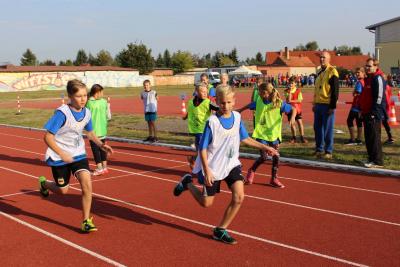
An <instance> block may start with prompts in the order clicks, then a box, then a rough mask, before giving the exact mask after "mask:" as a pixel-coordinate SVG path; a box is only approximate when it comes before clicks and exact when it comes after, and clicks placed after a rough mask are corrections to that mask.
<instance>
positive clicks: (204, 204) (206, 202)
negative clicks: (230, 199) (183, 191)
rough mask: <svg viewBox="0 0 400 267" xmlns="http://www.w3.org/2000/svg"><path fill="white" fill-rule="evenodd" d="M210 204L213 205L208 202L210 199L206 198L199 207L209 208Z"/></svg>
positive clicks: (211, 202) (210, 201)
mask: <svg viewBox="0 0 400 267" xmlns="http://www.w3.org/2000/svg"><path fill="white" fill-rule="evenodd" d="M212 204H213V201H212V200H210V199H207V198H203V201H202V202H201V203H200V205H201V206H202V207H203V208H209V207H211V206H212Z"/></svg>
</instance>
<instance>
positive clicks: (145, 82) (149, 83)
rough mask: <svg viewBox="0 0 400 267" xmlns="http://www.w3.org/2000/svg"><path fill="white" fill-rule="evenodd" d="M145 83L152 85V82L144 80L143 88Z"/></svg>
mask: <svg viewBox="0 0 400 267" xmlns="http://www.w3.org/2000/svg"><path fill="white" fill-rule="evenodd" d="M145 83H148V84H151V83H150V80H144V81H143V86H144V84H145Z"/></svg>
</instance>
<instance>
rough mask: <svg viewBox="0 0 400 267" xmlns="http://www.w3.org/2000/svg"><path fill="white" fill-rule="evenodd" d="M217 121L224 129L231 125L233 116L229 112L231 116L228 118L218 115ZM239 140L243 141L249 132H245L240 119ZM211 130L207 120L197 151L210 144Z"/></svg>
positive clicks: (233, 120)
mask: <svg viewBox="0 0 400 267" xmlns="http://www.w3.org/2000/svg"><path fill="white" fill-rule="evenodd" d="M217 117H218V120H219V122H220V123H221V124H222V127H224V128H225V129H230V128H232V127H233V123H234V122H235V116H233V114H232V113H231V116H230V117H229V118H224V117H223V116H218V115H217ZM239 134H240V141H243V140H244V139H246V138H248V137H249V134H248V133H247V130H246V127H244V125H243V122H242V121H240V130H239ZM212 138H213V136H212V132H211V128H210V125H209V122H208V121H207V123H206V126H205V128H204V133H203V136H202V137H201V140H200V144H199V151H200V150H203V149H207V147H208V145H209V144H211V142H212Z"/></svg>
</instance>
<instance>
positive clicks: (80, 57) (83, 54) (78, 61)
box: [74, 49, 89, 66]
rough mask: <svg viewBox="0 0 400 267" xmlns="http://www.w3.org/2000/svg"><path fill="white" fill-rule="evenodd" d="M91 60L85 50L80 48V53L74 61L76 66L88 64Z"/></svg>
mask: <svg viewBox="0 0 400 267" xmlns="http://www.w3.org/2000/svg"><path fill="white" fill-rule="evenodd" d="M88 62H89V58H88V56H87V55H86V52H85V50H83V49H79V51H78V53H77V54H76V59H75V61H74V65H75V66H81V65H83V64H87V63H88Z"/></svg>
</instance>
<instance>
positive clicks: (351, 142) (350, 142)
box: [344, 139, 357, 146]
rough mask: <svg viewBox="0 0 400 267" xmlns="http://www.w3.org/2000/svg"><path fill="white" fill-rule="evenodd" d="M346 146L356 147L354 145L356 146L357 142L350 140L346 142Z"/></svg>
mask: <svg viewBox="0 0 400 267" xmlns="http://www.w3.org/2000/svg"><path fill="white" fill-rule="evenodd" d="M344 144H345V145H346V146H354V145H356V144H357V143H356V141H355V140H353V139H349V140H347V141H346V142H344Z"/></svg>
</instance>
